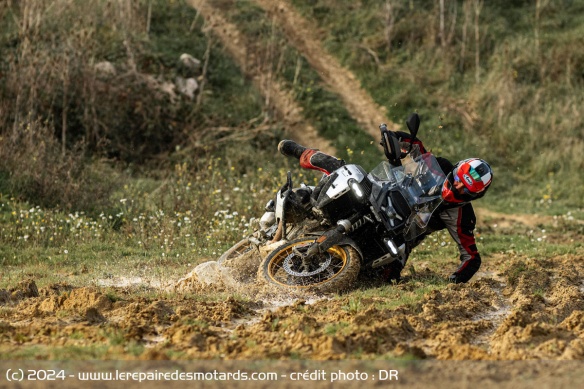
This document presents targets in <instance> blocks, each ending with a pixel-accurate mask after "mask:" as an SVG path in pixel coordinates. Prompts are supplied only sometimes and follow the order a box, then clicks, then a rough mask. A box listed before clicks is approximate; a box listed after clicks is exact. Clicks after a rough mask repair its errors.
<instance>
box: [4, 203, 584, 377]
mask: <svg viewBox="0 0 584 389" xmlns="http://www.w3.org/2000/svg"><path fill="white" fill-rule="evenodd" d="M490 217H491V219H490V223H496V224H497V225H498V226H499V228H503V229H504V228H510V229H512V228H516V225H517V224H516V223H519V222H520V221H521V220H519V219H518V217H503V218H499V219H496V218H495V219H493V217H494V216H493V215H492V214H491V216H490ZM523 222H524V223H529V220H528V219H525V220H524V221H523ZM574 238H576V239H578V235H576V236H572V235H569V234H560V233H557V234H556V233H555V232H554V231H550V232H549V239H551V240H554V239H555V240H556V241H560V240H562V239H574ZM249 258H251V259H252V260H254V259H253V255H251V256H249ZM412 260H414V261H415V256H414V258H413V259H412ZM201 268H204V269H203V271H201ZM418 269H419V270H418V271H417V273H416V274H415V275H407V274H406V277H405V281H406V282H404V283H401V284H398V285H394V286H392V287H393V288H396V289H397V290H399V291H401V292H403V293H402V295H405V294H407V293H408V292H409V291H413V289H416V288H419V287H420V285H421V284H423V283H424V282H425V280H428V282H429V280H432V279H435V278H436V277H444V276H445V275H447V274H446V273H445V274H436V273H435V272H432V271H431V270H429V268H424V267H423V266H419V267H418ZM252 273H253V271H250V275H249V278H248V277H247V276H246V274H242V272H241V271H237V272H235V273H233V272H231V270H230V269H229V268H224V267H221V266H218V265H217V263H216V262H213V261H210V262H208V263H206V264H204V265H203V266H200V267H198V268H197V271H193V272H192V273H191V274H188V275H186V276H185V277H184V278H183V279H181V280H173V281H172V282H171V283H170V284H167V285H166V286H161V287H160V288H159V289H154V288H152V287H148V288H150V290H149V291H148V292H147V293H144V290H145V288H146V286H145V285H134V286H123V287H122V286H117V287H116V286H107V287H104V286H97V285H99V282H96V285H92V286H78V285H77V286H74V285H70V284H66V283H61V284H53V285H49V286H45V287H41V288H39V287H38V286H37V285H36V283H35V280H34V279H29V280H24V281H21V282H20V283H18V284H17V285H14V287H12V288H9V289H7V290H1V291H0V308H1V309H0V334H1V335H0V336H1V349H2V352H3V355H4V359H9V356H10V355H11V353H14V355H22V354H18V352H19V351H21V350H22V349H24V348H29V349H34V346H37V347H38V348H37V350H41V351H42V350H45V351H43V352H41V353H40V354H39V357H40V358H41V359H47V358H48V359H59V354H58V352H56V353H51V351H46V350H63V349H69V350H71V349H73V348H75V347H78V348H79V349H80V350H81V349H83V348H91V347H104V348H105V349H106V350H107V351H106V353H105V354H103V355H102V359H105V360H108V359H115V360H118V359H125V360H134V361H146V360H148V361H154V360H158V361H163V360H180V361H185V360H190V361H210V363H212V361H224V362H227V361H234V363H235V362H237V361H239V362H241V361H246V360H247V361H278V360H284V361H290V363H297V362H298V361H312V362H313V363H314V364H310V366H307V368H308V367H311V368H312V369H314V366H327V367H326V369H329V370H331V369H333V367H336V366H337V365H331V363H333V362H331V361H338V363H340V364H342V365H339V366H345V368H348V367H347V366H346V365H347V363H348V362H349V361H353V362H355V363H357V362H356V361H355V360H357V359H358V360H362V361H367V360H369V361H376V363H380V361H383V360H385V361H386V363H389V364H390V366H392V367H393V368H395V367H396V366H398V368H399V369H402V381H401V383H404V380H406V381H405V382H408V383H409V385H408V386H410V387H417V386H418V385H420V387H421V386H423V385H422V384H423V383H426V384H428V383H432V382H434V381H435V380H436V379H440V380H441V382H443V383H445V384H448V386H449V387H452V386H455V387H467V386H465V385H468V383H469V382H473V380H476V379H477V377H481V378H480V381H481V383H482V384H483V387H484V386H491V385H487V384H488V383H490V384H492V386H497V387H501V385H502V383H504V382H507V381H509V380H511V381H509V382H512V381H513V380H515V379H517V378H521V377H523V378H521V380H522V381H521V382H522V383H523V384H525V385H526V386H530V385H532V384H533V381H532V379H537V380H538V381H537V382H538V385H539V384H540V382H542V381H541V380H544V381H545V382H548V381H549V384H550V387H551V386H554V387H576V386H572V384H573V383H574V380H576V379H577V380H579V379H581V378H583V377H584V363H582V360H584V276H583V275H584V261H583V259H582V256H581V255H580V254H578V255H572V254H570V255H559V256H556V257H552V258H550V259H543V258H526V257H522V256H520V255H510V254H507V253H505V254H494V255H490V256H488V257H487V258H486V259H485V260H484V261H483V267H482V268H481V271H480V272H479V273H478V274H477V276H476V277H475V278H474V279H473V280H472V281H471V282H469V283H468V284H459V285H448V286H446V287H445V288H442V289H441V290H435V291H431V292H428V293H426V294H425V295H424V296H423V297H422V299H421V300H420V301H418V302H415V303H403V304H401V305H397V306H396V305H395V304H394V302H393V301H391V298H390V297H383V296H379V297H368V298H367V297H360V298H359V300H358V301H356V300H355V298H354V296H355V295H354V294H352V293H351V292H348V293H346V294H344V295H341V296H332V295H296V296H292V295H290V294H286V293H281V292H277V291H274V290H273V289H271V288H268V287H266V286H265V285H260V284H258V283H256V282H252V281H253V279H254V278H255V275H254V274H252ZM152 284H153V283H151V285H152ZM378 286H379V285H369V286H366V285H363V284H361V285H360V287H361V288H362V289H363V288H367V287H370V288H376V287H378ZM372 295H373V296H374V295H375V294H372ZM80 355H81V356H83V355H84V354H80ZM20 358H23V357H20ZM85 358H87V357H85ZM28 359H29V360H34V359H35V356H34V355H30V356H29V357H28ZM570 360H571V361H572V362H571V363H568V361H570ZM318 361H328V362H323V363H328V365H327V364H325V365H318V364H317V365H315V364H316V363H319V362H318ZM407 361H421V362H420V363H424V361H430V362H427V363H430V364H429V365H422V366H426V367H425V368H424V367H419V366H418V365H404V363H407ZM441 361H450V362H443V364H442V365H438V366H439V367H437V368H434V369H432V368H429V367H428V366H430V367H431V366H433V365H432V363H434V364H436V363H440V362H441ZM452 361H461V362H460V363H454V362H452ZM463 361H464V362H463ZM480 361H498V362H497V364H495V365H492V364H491V365H489V364H486V363H483V364H480V363H479V362H480ZM502 361H513V362H512V363H511V362H508V364H505V362H502ZM518 361H530V362H525V363H526V364H524V365H516V364H517V363H519V362H518ZM534 362H539V364H537V365H534V364H533V363H534ZM382 363H383V362H382ZM461 363H462V364H461ZM468 363H475V365H471V366H470V367H468V366H469V365H468ZM554 363H555V364H554ZM396 364H397V365H396ZM222 366H223V368H225V366H229V365H222ZM236 366H237V365H236ZM415 366H418V367H415ZM465 366H466V367H465ZM240 367H241V366H240ZM240 367H239V368H240ZM302 368H304V366H302ZM469 369H470V370H469ZM329 370H327V371H329ZM311 371H312V370H311ZM408 372H409V377H410V378H409V381H407V379H406V378H403V377H407V376H408ZM422 373H424V374H422ZM477 374H478V375H477ZM481 374H482V375H481ZM413 376H415V377H416V379H415V380H412V377H413ZM497 377H499V378H497ZM501 377H503V378H504V377H507V378H506V379H503V378H501ZM530 377H531V378H530ZM578 382H579V381H578ZM463 383H466V384H465V385H463ZM559 383H561V385H559V386H558V384H559ZM353 384H356V383H355V382H353ZM527 384H529V385H527ZM503 386H504V385H503ZM514 387H515V386H514Z"/></svg>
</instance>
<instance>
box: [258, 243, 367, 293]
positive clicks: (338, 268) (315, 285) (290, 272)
mask: <svg viewBox="0 0 584 389" xmlns="http://www.w3.org/2000/svg"><path fill="white" fill-rule="evenodd" d="M313 242H314V238H301V239H296V240H293V241H290V242H288V243H286V244H284V245H282V246H280V247H279V248H277V249H276V250H274V251H272V252H271V253H270V255H268V256H267V257H266V259H265V260H264V262H263V264H262V266H260V277H262V278H263V279H265V280H266V281H268V282H269V283H270V284H273V285H276V286H278V287H280V288H283V289H288V290H290V289H293V290H309V291H318V292H323V293H329V292H340V291H343V290H346V289H348V288H350V287H351V286H352V285H353V283H354V282H355V280H356V279H357V276H358V274H359V269H360V265H361V263H360V256H359V254H358V253H357V251H356V250H355V249H354V248H352V247H350V246H333V247H331V248H330V249H328V250H327V252H325V253H320V254H315V255H313V256H311V257H306V258H305V257H304V255H303V253H304V252H305V251H306V249H307V248H308V247H309V246H310V245H311V244H312V243H313Z"/></svg>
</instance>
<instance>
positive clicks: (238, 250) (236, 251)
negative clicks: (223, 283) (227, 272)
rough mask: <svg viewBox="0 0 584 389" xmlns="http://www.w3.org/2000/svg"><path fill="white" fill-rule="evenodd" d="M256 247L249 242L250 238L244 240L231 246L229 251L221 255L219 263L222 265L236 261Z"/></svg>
mask: <svg viewBox="0 0 584 389" xmlns="http://www.w3.org/2000/svg"><path fill="white" fill-rule="evenodd" d="M254 248H255V246H254V245H253V244H252V243H251V242H250V241H249V240H248V238H244V239H242V240H240V241H239V242H237V243H236V244H234V245H233V246H231V248H230V249H229V250H227V251H226V252H224V253H223V254H221V256H220V257H219V259H218V260H217V263H219V264H220V265H223V264H227V263H229V261H231V260H232V259H235V258H237V257H239V256H241V255H243V254H246V253H248V252H250V251H251V250H253V249H254Z"/></svg>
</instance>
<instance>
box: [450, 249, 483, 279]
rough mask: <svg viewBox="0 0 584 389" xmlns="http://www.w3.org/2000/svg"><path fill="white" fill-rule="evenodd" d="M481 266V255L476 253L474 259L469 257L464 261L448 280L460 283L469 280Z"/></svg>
mask: <svg viewBox="0 0 584 389" xmlns="http://www.w3.org/2000/svg"><path fill="white" fill-rule="evenodd" d="M480 267H481V257H480V255H478V254H477V255H476V256H475V257H474V258H473V259H468V260H466V261H463V262H462V263H461V264H460V266H459V267H458V269H456V271H455V272H454V273H452V275H451V276H450V277H448V281H450V282H452V283H455V284H459V283H461V282H468V280H470V279H471V278H472V276H474V274H475V273H476V272H477V271H478V270H479V268H480Z"/></svg>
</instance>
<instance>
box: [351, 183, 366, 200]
mask: <svg viewBox="0 0 584 389" xmlns="http://www.w3.org/2000/svg"><path fill="white" fill-rule="evenodd" d="M349 185H350V186H351V189H353V193H355V195H356V196H357V197H359V198H361V197H363V189H362V188H361V185H359V183H358V182H357V181H355V180H351V181H350V183H349Z"/></svg>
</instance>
